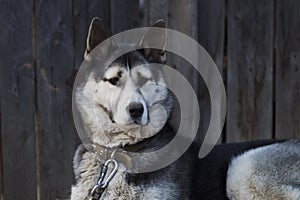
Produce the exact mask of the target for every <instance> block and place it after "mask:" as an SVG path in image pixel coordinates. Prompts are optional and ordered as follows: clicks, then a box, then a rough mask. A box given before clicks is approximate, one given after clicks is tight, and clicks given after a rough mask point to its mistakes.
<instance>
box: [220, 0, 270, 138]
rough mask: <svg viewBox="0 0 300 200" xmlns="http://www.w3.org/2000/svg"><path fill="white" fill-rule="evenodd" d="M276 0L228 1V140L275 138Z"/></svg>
mask: <svg viewBox="0 0 300 200" xmlns="http://www.w3.org/2000/svg"><path fill="white" fill-rule="evenodd" d="M273 7H274V5H273V1H268V0H251V1H250V0H248V1H239V0H232V1H228V32H227V33H228V71H227V73H228V75H227V84H228V85H227V88H228V89H227V95H228V116H227V136H226V138H227V142H235V141H247V140H254V139H263V138H271V137H272V132H273V130H272V124H273V98H272V97H273V87H272V84H273V61H272V60H273V57H272V54H273V23H274V22H273V16H274V13H273V11H274V9H273Z"/></svg>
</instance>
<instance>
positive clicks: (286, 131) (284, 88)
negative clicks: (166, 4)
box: [275, 0, 300, 139]
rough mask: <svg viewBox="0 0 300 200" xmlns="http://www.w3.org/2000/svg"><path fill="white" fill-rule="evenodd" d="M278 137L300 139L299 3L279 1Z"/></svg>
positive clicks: (277, 65)
mask: <svg viewBox="0 0 300 200" xmlns="http://www.w3.org/2000/svg"><path fill="white" fill-rule="evenodd" d="M276 7H277V11H276V74H277V75H276V135H275V136H276V138H280V139H282V138H300V106H299V102H300V48H299V47H300V26H299V24H300V14H299V9H300V2H299V1H295V0H294V1H277V6H276Z"/></svg>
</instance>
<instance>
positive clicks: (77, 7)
mask: <svg viewBox="0 0 300 200" xmlns="http://www.w3.org/2000/svg"><path fill="white" fill-rule="evenodd" d="M110 4H111V2H110V0H100V1H99V0H87V1H82V0H74V1H73V15H74V64H75V68H76V69H78V68H79V67H80V65H81V63H82V61H83V55H84V50H85V44H86V37H87V33H88V28H89V24H90V22H91V21H92V18H93V17H99V18H100V19H101V20H102V21H103V24H104V25H105V26H106V28H107V29H108V31H110V24H111V23H110V20H111V16H110V13H111V11H110V10H111V6H110Z"/></svg>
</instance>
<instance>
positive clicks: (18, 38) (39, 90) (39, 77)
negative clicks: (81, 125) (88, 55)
mask: <svg viewBox="0 0 300 200" xmlns="http://www.w3.org/2000/svg"><path fill="white" fill-rule="evenodd" d="M299 10H300V1H297V0H288V1H286V0H227V1H225V0H200V1H196V0H177V1H176V0H151V1H149V0H144V1H143V0H140V1H139V0H63V1H61V0H1V1H0V11H1V12H0V27H1V30H0V89H1V90H0V91H1V93H0V97H1V98H0V103H1V106H0V127H1V135H0V138H1V142H0V151H1V152H0V166H1V168H0V169H1V170H0V180H1V182H0V193H1V198H0V199H1V200H15V199H23V200H35V199H39V200H48V199H49V200H55V199H65V198H68V196H69V193H70V187H71V184H72V156H73V153H74V150H75V148H76V145H77V144H78V143H79V139H78V137H77V133H76V131H75V128H74V123H73V119H72V112H71V94H72V90H71V88H70V87H69V86H68V85H67V84H66V82H67V79H68V78H69V77H70V76H71V74H72V71H73V70H74V69H76V68H78V67H79V66H80V64H81V62H82V60H83V51H84V43H85V38H86V34H87V29H88V24H89V22H90V21H91V19H92V17H93V16H98V17H100V18H101V19H103V21H104V22H105V25H106V26H107V27H109V28H111V29H112V32H113V33H118V32H121V31H123V30H126V29H130V28H134V27H141V26H146V25H149V24H151V23H152V22H153V21H155V20H156V19H158V18H163V19H165V21H166V22H167V26H168V28H171V29H175V30H178V31H181V32H183V33H185V34H187V35H189V36H191V37H193V38H195V39H196V40H198V41H199V42H200V44H201V45H202V46H204V47H205V49H206V50H207V51H208V52H209V53H210V55H211V56H212V58H213V59H214V60H215V62H216V64H217V65H218V67H219V69H220V71H221V73H222V75H223V78H224V83H225V85H226V90H227V100H228V114H227V121H226V125H225V128H224V133H223V135H222V138H221V139H220V142H239V141H249V140H256V139H269V138H278V139H281V138H300V106H298V105H297V104H298V103H299V102H300V12H299ZM172 59H173V60H172V62H173V63H176V62H175V61H176V58H172ZM180 62H181V61H180V60H179V61H177V65H178V63H179V64H180ZM177 65H176V66H177ZM183 73H184V74H185V75H186V76H187V77H190V79H192V80H193V83H194V86H195V89H196V90H197V91H198V94H199V98H200V106H201V111H202V113H201V119H202V121H201V126H200V129H199V136H198V137H199V138H201V137H203V135H202V134H201V133H203V132H204V131H205V130H206V128H207V125H208V122H207V121H208V120H206V119H209V115H210V114H209V111H210V110H209V99H208V97H207V92H205V86H203V84H201V80H200V79H199V80H198V79H197V80H194V79H193V78H192V77H195V76H194V74H193V72H189V71H187V70H186V71H184V72H183Z"/></svg>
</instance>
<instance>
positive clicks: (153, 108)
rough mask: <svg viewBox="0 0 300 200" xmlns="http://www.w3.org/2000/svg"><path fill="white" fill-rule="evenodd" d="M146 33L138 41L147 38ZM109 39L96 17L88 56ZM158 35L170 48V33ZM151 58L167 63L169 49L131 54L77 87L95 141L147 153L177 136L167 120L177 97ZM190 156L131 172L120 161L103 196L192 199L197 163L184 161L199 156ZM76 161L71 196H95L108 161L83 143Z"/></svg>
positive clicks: (75, 199)
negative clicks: (103, 167) (167, 87)
mask: <svg viewBox="0 0 300 200" xmlns="http://www.w3.org/2000/svg"><path fill="white" fill-rule="evenodd" d="M164 26H165V25H164V22H163V21H162V20H159V21H157V22H156V23H154V24H153V27H164ZM147 34H148V32H146V33H145V35H144V36H143V37H142V38H141V41H140V42H139V44H142V43H143V42H144V40H145V39H146V38H147V37H148V35H147ZM108 37H109V35H108V34H107V32H106V31H105V29H104V27H103V25H102V22H101V21H100V20H99V19H98V18H94V19H93V20H92V22H91V25H90V28H89V33H88V37H87V46H86V52H85V57H86V58H88V56H89V54H90V52H91V51H92V50H93V49H94V48H95V47H96V46H97V45H98V44H99V43H101V42H102V41H104V40H105V39H107V38H108ZM153 39H154V40H156V41H157V42H160V43H161V46H162V49H163V47H165V45H166V44H165V43H166V35H164V34H162V35H160V36H157V38H153ZM107 48H110V47H107ZM150 62H156V63H160V64H164V63H165V62H166V52H165V51H164V50H160V49H143V50H136V51H132V52H129V53H127V54H125V55H123V56H121V57H119V58H117V59H116V60H115V61H114V62H113V63H112V64H111V65H110V66H109V67H107V68H105V69H104V68H103V69H102V73H100V74H99V73H98V72H96V71H95V72H91V75H90V77H89V78H88V81H87V82H86V83H85V84H84V85H82V86H81V87H80V88H77V89H76V91H75V98H76V100H75V101H76V106H77V109H78V110H79V113H80V115H81V117H82V120H83V122H84V123H85V128H87V129H88V131H89V132H90V133H91V137H92V140H93V142H95V143H97V144H99V145H101V146H104V147H107V148H113V147H121V148H124V149H126V148H128V149H129V151H134V152H145V151H151V150H155V149H157V148H160V147H162V146H164V145H166V144H167V143H168V142H169V141H170V140H171V139H172V138H173V136H174V131H173V130H172V129H171V127H170V126H169V123H168V119H169V116H170V113H171V109H172V105H173V98H172V95H171V93H170V92H169V91H168V90H167V89H166V87H165V88H164V87H161V86H162V85H163V86H164V85H166V83H165V80H164V77H163V74H162V70H160V69H153V68H151V66H147V63H150ZM100 67H101V66H100ZM147 83H152V84H151V87H146V86H147V85H149V84H147ZM144 86H145V87H144ZM95 88H96V89H95ZM95 107H96V109H97V111H95V110H94V108H95ZM162 108H163V109H162ZM95 114H96V115H97V116H96V117H95ZM145 138H146V139H145ZM187 154H188V153H186V154H185V155H184V156H182V157H181V158H180V159H179V160H178V161H176V162H175V163H173V164H172V165H170V166H168V167H166V168H163V169H161V170H158V171H155V172H148V173H141V174H131V173H126V172H125V170H122V169H124V168H125V166H123V165H122V163H119V165H120V166H119V169H121V170H118V172H117V173H116V175H115V176H114V178H113V179H112V181H111V182H110V184H109V185H108V187H107V188H106V190H105V191H104V193H103V194H102V196H101V199H108V200H109V199H120V200H121V199H123V200H134V199H149V200H155V199H185V198H188V196H189V194H190V183H189V182H188V180H191V178H190V176H191V174H192V171H193V169H192V167H189V166H195V165H190V164H189V165H187V164H183V162H184V163H190V162H191V161H188V160H189V159H193V160H196V158H197V154H196V153H195V154H194V155H193V157H192V156H191V155H189V156H187ZM148 159H151V158H148ZM145 164H147V158H145ZM73 165H74V173H75V184H74V185H73V186H72V193H71V200H87V199H90V198H91V190H92V189H93V187H94V186H95V184H96V182H97V179H98V177H99V172H100V169H101V167H102V166H103V163H102V162H101V161H99V159H98V158H97V155H96V154H95V153H92V152H89V151H87V150H86V149H85V148H84V147H83V146H82V145H81V146H79V147H78V149H77V151H76V153H75V157H74V161H73Z"/></svg>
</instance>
